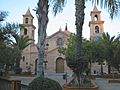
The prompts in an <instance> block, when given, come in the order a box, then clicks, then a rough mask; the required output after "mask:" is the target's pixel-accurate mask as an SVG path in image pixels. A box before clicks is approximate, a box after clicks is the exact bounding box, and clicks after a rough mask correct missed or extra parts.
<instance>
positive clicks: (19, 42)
mask: <svg viewBox="0 0 120 90" xmlns="http://www.w3.org/2000/svg"><path fill="white" fill-rule="evenodd" d="M12 36H13V37H14V39H15V42H13V41H12V46H13V48H14V49H15V50H16V60H15V64H16V67H17V68H20V59H21V57H22V51H23V50H24V49H25V48H26V47H27V46H28V45H30V44H31V42H30V41H31V39H29V37H28V36H19V35H18V34H13V35H12Z"/></svg>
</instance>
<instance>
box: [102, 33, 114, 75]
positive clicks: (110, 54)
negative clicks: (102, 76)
mask: <svg viewBox="0 0 120 90" xmlns="http://www.w3.org/2000/svg"><path fill="white" fill-rule="evenodd" d="M114 39H115V36H113V37H110V35H109V34H108V33H103V37H102V39H101V40H102V42H103V44H104V46H105V52H106V53H105V59H106V61H107V63H108V73H109V74H110V72H111V65H112V61H113V59H114V47H115V45H114Z"/></svg>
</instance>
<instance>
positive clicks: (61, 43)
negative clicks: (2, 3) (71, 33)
mask: <svg viewBox="0 0 120 90" xmlns="http://www.w3.org/2000/svg"><path fill="white" fill-rule="evenodd" d="M56 44H57V45H58V46H62V45H63V39H62V38H58V39H57V41H56Z"/></svg>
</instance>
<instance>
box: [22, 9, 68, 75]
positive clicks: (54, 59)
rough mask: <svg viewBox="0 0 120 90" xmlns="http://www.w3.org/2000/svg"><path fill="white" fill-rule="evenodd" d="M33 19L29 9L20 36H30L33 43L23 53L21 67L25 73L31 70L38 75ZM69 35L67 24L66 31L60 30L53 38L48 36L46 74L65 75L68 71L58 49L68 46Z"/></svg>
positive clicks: (45, 62) (24, 16) (24, 17)
mask: <svg viewBox="0 0 120 90" xmlns="http://www.w3.org/2000/svg"><path fill="white" fill-rule="evenodd" d="M33 19H34V17H33V16H32V14H31V12H30V10H29V9H28V10H27V12H26V14H25V15H23V24H22V26H23V28H21V31H20V35H23V36H29V38H30V39H32V41H31V44H30V45H29V46H28V47H26V48H25V49H24V50H23V52H22V60H21V64H20V67H21V68H22V69H23V71H27V70H31V71H32V72H33V73H36V70H37V60H38V59H37V58H38V50H37V45H36V44H35V43H34V32H35V26H34V25H33ZM69 35H70V32H69V31H68V28H67V24H66V26H65V30H64V31H62V29H61V28H60V29H59V30H58V31H57V32H55V33H54V34H52V35H51V36H47V38H46V48H45V61H44V69H45V72H53V73H54V72H55V73H64V72H66V71H67V69H68V67H67V66H66V62H65V60H64V56H63V55H61V54H60V53H59V52H58V48H60V47H64V46H65V45H66V42H67V39H68V37H69Z"/></svg>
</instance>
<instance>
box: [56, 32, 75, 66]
mask: <svg viewBox="0 0 120 90" xmlns="http://www.w3.org/2000/svg"><path fill="white" fill-rule="evenodd" d="M66 45H67V47H61V48H59V50H58V51H59V53H62V54H63V55H65V59H66V62H67V65H68V66H69V64H70V63H75V34H71V35H70V37H69V39H68V41H67V43H66Z"/></svg>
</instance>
